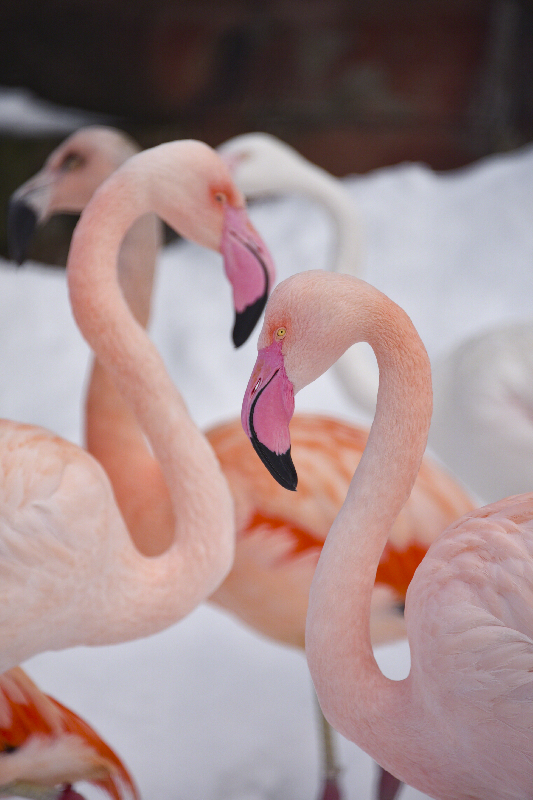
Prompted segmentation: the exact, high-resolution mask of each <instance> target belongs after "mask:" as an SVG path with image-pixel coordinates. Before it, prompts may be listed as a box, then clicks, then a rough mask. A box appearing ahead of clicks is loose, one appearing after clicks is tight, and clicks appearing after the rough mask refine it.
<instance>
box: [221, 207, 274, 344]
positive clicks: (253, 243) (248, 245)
mask: <svg viewBox="0 0 533 800" xmlns="http://www.w3.org/2000/svg"><path fill="white" fill-rule="evenodd" d="M220 252H221V253H222V256H223V257H224V269H225V271H226V275H227V276H228V279H229V281H230V283H231V285H232V287H233V301H234V305H235V325H234V326H233V343H234V345H235V347H240V346H241V344H244V342H245V341H246V340H247V339H248V337H249V336H250V334H251V332H252V331H253V329H254V327H255V325H256V323H257V322H258V320H259V318H260V316H261V314H262V313H263V309H264V307H265V305H266V301H267V300H268V295H269V294H270V291H271V289H272V287H273V285H274V280H275V271H274V264H273V262H272V258H271V256H270V253H269V252H268V250H267V248H266V247H265V245H264V243H263V241H262V240H261V238H260V236H259V234H258V233H257V232H256V230H255V229H254V228H253V226H252V224H251V222H250V220H249V219H248V214H247V212H246V209H245V208H234V207H233V206H229V205H228V206H227V208H226V213H225V217H224V229H223V231H222V241H221V245H220Z"/></svg>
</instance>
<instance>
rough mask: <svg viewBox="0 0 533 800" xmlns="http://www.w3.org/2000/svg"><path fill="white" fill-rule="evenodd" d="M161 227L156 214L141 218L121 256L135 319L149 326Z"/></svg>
mask: <svg viewBox="0 0 533 800" xmlns="http://www.w3.org/2000/svg"><path fill="white" fill-rule="evenodd" d="M161 240H162V236H161V223H160V222H159V220H158V218H157V217H156V215H155V214H144V215H143V216H142V217H139V219H137V220H136V221H135V222H134V223H133V225H132V226H131V228H130V229H129V231H127V233H126V235H125V236H124V239H123V241H122V245H121V247H120V252H119V256H118V279H119V283H120V287H121V289H122V292H123V294H124V297H125V299H126V302H127V304H128V306H129V307H130V309H131V311H132V313H133V315H134V317H135V319H136V320H137V322H139V324H140V325H142V326H143V328H146V327H147V326H148V322H149V318H150V308H151V303H152V290H153V284H154V275H155V266H156V259H157V253H158V251H159V248H160V246H161Z"/></svg>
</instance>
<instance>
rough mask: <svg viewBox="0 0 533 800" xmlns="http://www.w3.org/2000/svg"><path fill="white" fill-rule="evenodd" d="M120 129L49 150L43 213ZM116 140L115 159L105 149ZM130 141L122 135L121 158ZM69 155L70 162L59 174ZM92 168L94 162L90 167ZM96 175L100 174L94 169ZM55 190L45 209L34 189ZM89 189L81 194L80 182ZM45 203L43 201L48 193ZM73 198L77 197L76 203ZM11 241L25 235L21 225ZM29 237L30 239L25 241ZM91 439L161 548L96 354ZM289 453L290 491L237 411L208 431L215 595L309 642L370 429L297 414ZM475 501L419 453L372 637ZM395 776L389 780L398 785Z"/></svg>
mask: <svg viewBox="0 0 533 800" xmlns="http://www.w3.org/2000/svg"><path fill="white" fill-rule="evenodd" d="M120 137H121V134H120V133H119V132H117V131H112V132H110V131H109V130H106V129H99V128H90V129H85V130H82V131H79V132H78V133H77V134H74V135H73V136H72V137H70V138H69V139H67V140H66V142H64V143H63V144H62V145H60V147H59V148H58V149H57V150H56V151H55V153H54V154H52V155H51V156H50V158H49V159H48V161H47V164H46V165H45V167H44V168H43V170H42V171H41V172H40V173H39V174H38V175H37V176H35V177H34V178H32V179H30V181H28V182H27V183H26V184H25V187H29V188H26V189H24V187H21V189H19V190H17V192H16V193H15V196H14V197H15V198H16V201H17V203H18V204H19V206H21V207H22V206H23V205H24V204H25V203H27V202H31V203H32V208H33V209H34V211H35V212H36V213H37V215H38V217H39V218H40V219H43V218H44V217H45V216H46V215H48V214H51V213H53V212H54V211H56V210H58V209H57V208H56V204H57V203H61V207H62V208H65V207H67V208H69V209H70V210H73V211H74V210H81V209H82V208H83V206H84V205H85V204H86V203H87V202H88V200H89V199H90V196H91V195H92V193H93V192H94V190H95V189H96V185H95V184H96V182H97V181H98V180H99V179H101V175H102V169H101V167H100V166H99V165H101V164H102V163H105V164H107V165H108V171H109V172H111V170H112V169H113V168H114V167H113V164H116V161H117V155H116V154H117V153H118V152H119V150H120V147H119V142H120ZM107 148H110V149H111V151H112V153H113V154H115V155H114V157H113V158H112V157H110V155H105V153H100V152H98V151H100V150H106V149H107ZM130 150H131V143H130V142H129V141H128V140H127V139H125V140H124V146H123V153H124V158H127V157H128V156H129V155H130ZM66 156H68V157H69V159H70V160H71V161H72V168H71V169H70V170H68V171H65V170H58V169H57V168H56V167H55V165H56V164H61V163H63V160H64V159H65V157H66ZM93 165H94V166H93ZM93 173H94V174H93ZM42 184H44V185H45V186H46V187H47V191H48V198H49V199H48V200H47V204H46V213H44V212H43V210H42V209H43V206H42V205H41V206H40V207H38V206H37V196H36V195H35V194H33V192H34V187H35V186H40V185H42ZM81 187H83V191H82V189H81ZM41 202H42V201H41ZM76 203H77V204H78V205H77V206H76ZM153 222H154V221H153V219H152V221H151V222H150V220H148V219H147V218H146V217H143V218H142V219H140V220H138V222H137V223H136V225H135V226H134V227H133V228H131V229H130V231H129V233H128V234H127V237H126V239H125V241H124V243H123V245H122V248H121V252H120V259H119V266H120V276H121V282H122V285H123V287H124V291H125V294H126V296H127V298H128V301H129V302H130V303H131V304H132V307H133V309H134V312H135V315H136V317H137V319H138V320H139V321H140V322H141V323H142V324H146V323H147V320H148V316H149V305H150V293H151V282H152V279H153V270H154V263H155V247H156V244H157V237H154V236H150V233H149V234H148V236H146V228H145V229H144V230H143V227H142V225H150V224H153ZM13 235H14V238H15V239H17V240H18V241H22V240H21V234H20V232H17V231H15V232H14V234H13ZM25 241H26V240H25V239H24V246H25ZM86 413H87V422H86V427H87V430H86V438H87V446H88V449H89V450H90V452H91V453H92V454H93V455H94V456H96V457H97V458H98V460H99V461H100V462H101V463H102V465H103V466H104V468H105V469H106V472H107V473H108V475H109V477H110V479H111V482H112V484H113V488H114V491H115V496H116V498H117V502H118V505H119V507H120V508H121V510H122V512H123V514H124V517H125V519H126V520H127V522H128V527H129V529H130V532H131V534H132V537H133V539H134V541H135V543H136V545H137V547H138V548H139V549H140V550H141V551H142V552H144V553H147V554H148V553H149V554H152V555H153V554H157V553H159V552H161V551H163V550H164V549H165V548H166V547H168V546H169V543H170V541H171V539H172V507H171V504H170V499H169V496H168V489H167V486H166V483H165V480H164V477H163V475H162V473H161V470H160V467H159V465H158V464H157V462H156V461H155V460H154V459H153V457H152V456H151V455H150V453H149V451H148V449H147V448H146V445H145V442H144V437H143V436H142V433H141V431H140V429H139V426H138V424H137V421H136V419H135V417H134V415H133V414H132V413H131V411H130V409H129V408H128V406H127V405H126V404H125V403H124V402H123V401H122V398H121V396H120V394H119V393H118V391H117V390H116V389H115V387H114V384H113V381H112V379H111V378H110V377H108V374H107V372H106V370H105V369H104V368H103V367H102V366H101V364H99V362H98V361H95V363H94V365H93V370H92V375H91V380H90V384H89V390H88V396H87V406H86ZM291 433H292V440H293V453H294V454H295V457H296V458H297V459H298V461H299V463H300V465H301V472H302V476H301V481H300V492H299V493H298V495H297V496H296V497H295V496H289V495H287V493H286V492H285V491H284V490H283V489H281V487H280V486H279V485H278V484H277V483H276V481H275V480H274V479H273V478H271V476H270V475H268V473H266V472H265V470H264V469H263V468H262V466H261V465H260V464H259V462H258V461H257V459H255V458H254V456H253V453H252V450H251V448H250V445H249V442H248V440H247V438H246V436H245V435H244V433H243V430H242V427H241V424H240V420H238V419H235V420H233V421H231V422H228V423H226V424H223V425H218V426H216V427H214V428H213V429H211V430H210V431H208V433H207V434H206V435H207V438H208V440H209V441H210V443H211V445H212V446H213V448H214V450H215V453H216V455H217V458H218V459H219V461H220V464H221V466H222V470H223V472H224V474H225V476H226V478H227V480H228V483H229V485H230V488H231V491H232V494H233V498H234V503H235V515H236V526H237V542H236V553H235V561H234V564H233V567H232V569H231V571H230V573H229V575H228V576H227V578H226V579H225V581H224V582H223V583H222V584H221V586H220V587H219V588H218V589H217V590H216V591H215V592H213V594H212V595H211V596H210V598H209V599H210V601H211V602H213V603H215V604H217V605H219V606H221V607H222V608H224V609H226V610H227V611H230V612H231V613H232V614H234V615H236V616H237V617H238V618H239V619H240V620H241V621H243V622H245V623H246V624H247V625H249V626H250V627H251V628H253V629H254V630H255V631H257V632H259V633H261V634H263V635H266V636H268V637H270V638H272V639H274V640H276V641H278V642H282V643H284V644H287V645H290V646H293V647H298V648H303V646H304V631H305V618H306V612H307V603H308V595H309V587H310V584H311V580H312V577H313V573H314V570H315V567H316V563H317V561H318V557H319V555H320V549H321V547H322V544H323V542H324V540H325V537H326V534H327V531H328V530H329V528H330V526H331V524H332V522H333V520H334V518H335V515H336V514H337V512H338V510H339V508H340V506H341V504H342V500H343V498H344V496H345V494H346V491H347V489H348V485H349V481H350V477H351V475H352V474H353V471H354V470H355V468H356V466H357V464H358V462H359V459H360V457H361V454H362V452H363V449H364V447H365V443H366V439H367V433H368V432H367V431H366V430H365V429H364V428H361V427H356V426H353V425H349V424H348V423H345V422H341V421H340V420H335V419H331V418H329V417H325V416H322V415H297V416H295V418H294V419H293V422H292V426H291ZM471 508H473V503H472V501H471V500H470V498H468V497H467V496H466V494H465V493H464V491H463V490H462V489H461V488H460V487H459V486H458V485H457V484H456V483H455V482H454V481H453V480H452V479H451V478H450V477H449V476H448V475H447V474H446V473H445V472H444V471H442V470H441V469H439V468H438V467H437V466H436V465H434V464H432V463H431V461H429V460H428V459H424V462H423V465H422V468H421V471H420V475H419V477H418V480H417V483H416V487H415V491H414V492H413V496H412V498H411V500H410V501H409V502H408V503H407V505H406V507H405V508H404V509H403V511H402V514H401V515H400V517H399V519H398V520H397V522H396V524H395V526H394V528H393V530H392V532H391V536H390V539H389V543H388V545H387V548H386V549H385V552H384V553H383V556H382V559H381V563H380V567H379V569H378V574H377V583H376V587H375V590H374V593H373V598H372V617H371V635H372V641H373V643H374V644H380V643H384V642H390V641H394V640H395V639H400V638H403V637H404V636H405V626H404V620H403V614H402V606H403V601H404V598H405V591H406V589H407V586H408V584H409V581H410V580H411V577H412V574H413V572H414V570H415V568H416V566H417V564H418V563H419V561H420V560H421V559H422V557H423V555H424V553H425V552H426V550H427V548H428V546H429V544H430V543H431V541H432V540H433V538H434V537H435V536H436V535H437V534H438V533H439V532H440V531H441V530H442V529H443V528H444V527H445V526H446V525H447V524H448V523H449V522H450V521H451V520H453V519H455V518H456V517H457V516H458V515H459V514H461V513H464V512H465V511H466V510H469V509H471ZM322 730H323V737H324V742H323V749H324V776H325V777H324V789H323V797H324V800H326V798H333V797H335V796H338V792H339V789H338V786H337V782H336V776H337V772H338V767H337V764H336V760H335V758H334V753H333V741H332V737H331V732H330V729H329V726H328V725H327V723H326V722H325V720H323V726H322ZM380 780H381V783H382V787H381V790H380V793H379V796H380V798H382V799H383V800H385V798H387V797H392V796H393V795H394V792H395V791H396V788H397V785H398V784H397V782H395V781H393V780H392V779H391V776H389V775H387V774H384V775H383V776H382V777H381V779H380ZM391 784H392V786H391Z"/></svg>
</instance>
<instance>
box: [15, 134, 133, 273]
mask: <svg viewBox="0 0 533 800" xmlns="http://www.w3.org/2000/svg"><path fill="white" fill-rule="evenodd" d="M138 150H139V148H138V146H137V145H136V144H135V142H133V140H132V139H130V138H129V137H128V136H127V135H126V134H125V133H122V131H118V130H116V129H115V128H108V127H104V126H100V125H94V126H90V127H87V128H81V129H80V130H78V131H76V132H75V133H73V134H72V135H71V136H69V137H68V138H67V139H65V141H64V142H62V143H61V144H60V145H59V147H57V148H56V149H55V150H54V151H53V152H52V153H51V154H50V156H49V157H48V159H47V160H46V163H45V164H44V166H43V168H42V169H41V170H40V171H39V172H38V173H37V174H36V175H34V176H33V177H32V178H30V179H29V180H27V181H26V182H25V183H24V184H22V186H20V187H19V188H18V189H17V190H16V191H15V192H14V193H13V195H12V196H11V198H10V201H9V208H8V224H7V227H8V247H9V254H10V257H11V258H12V259H13V260H14V261H16V262H17V263H18V264H22V262H23V261H24V260H25V259H26V257H27V253H28V250H29V246H30V243H31V240H32V238H33V235H34V233H35V230H36V228H37V226H38V225H41V224H43V223H44V222H46V220H47V219H48V218H49V217H50V216H52V214H56V213H79V212H81V211H82V210H83V209H84V208H85V206H86V205H87V203H88V202H89V200H90V199H91V197H92V195H93V194H94V192H95V190H96V189H97V188H98V186H99V185H100V184H101V183H102V182H103V181H104V180H105V179H106V178H108V177H109V175H111V173H112V172H114V171H115V170H116V169H117V167H119V166H120V165H121V164H122V163H123V162H124V161H126V160H127V159H128V158H129V157H130V156H132V155H134V154H135V153H136V152H138Z"/></svg>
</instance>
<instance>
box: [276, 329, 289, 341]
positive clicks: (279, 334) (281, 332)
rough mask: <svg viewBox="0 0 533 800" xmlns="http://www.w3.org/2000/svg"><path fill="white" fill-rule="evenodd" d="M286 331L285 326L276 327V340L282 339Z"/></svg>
mask: <svg viewBox="0 0 533 800" xmlns="http://www.w3.org/2000/svg"><path fill="white" fill-rule="evenodd" d="M286 333H287V328H278V329H277V331H276V339H277V340H278V342H279V341H280V340H281V339H284V338H285V334H286Z"/></svg>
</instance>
